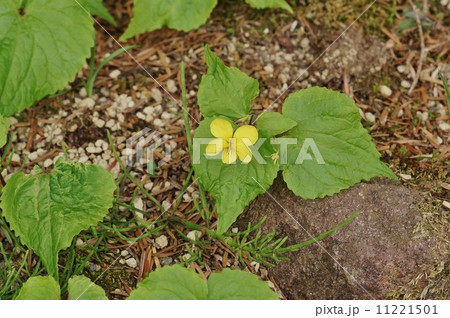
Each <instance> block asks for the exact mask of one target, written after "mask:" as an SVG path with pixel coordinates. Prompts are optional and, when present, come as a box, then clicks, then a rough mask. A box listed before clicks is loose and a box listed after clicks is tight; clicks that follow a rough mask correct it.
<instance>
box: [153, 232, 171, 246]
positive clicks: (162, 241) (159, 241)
mask: <svg viewBox="0 0 450 318" xmlns="http://www.w3.org/2000/svg"><path fill="white" fill-rule="evenodd" d="M155 245H156V248H158V249H162V248H164V247H166V246H167V245H169V240H168V239H167V236H165V235H161V236H160V237H157V238H156V239H155Z"/></svg>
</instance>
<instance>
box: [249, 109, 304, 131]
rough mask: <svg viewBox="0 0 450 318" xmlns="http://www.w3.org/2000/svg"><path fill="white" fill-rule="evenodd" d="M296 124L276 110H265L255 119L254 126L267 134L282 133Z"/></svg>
mask: <svg viewBox="0 0 450 318" xmlns="http://www.w3.org/2000/svg"><path fill="white" fill-rule="evenodd" d="M295 126H297V122H296V121H295V120H292V119H290V118H288V117H286V116H283V115H282V114H280V113H277V112H265V113H263V114H261V115H260V116H259V117H257V119H256V127H258V129H259V130H262V131H264V132H265V133H266V134H268V135H269V136H276V135H279V134H282V133H284V132H286V131H288V130H290V129H292V128H294V127H295Z"/></svg>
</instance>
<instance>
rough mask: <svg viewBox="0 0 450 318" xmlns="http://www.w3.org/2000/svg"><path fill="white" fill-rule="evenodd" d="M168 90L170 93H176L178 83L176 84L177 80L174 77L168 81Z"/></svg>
mask: <svg viewBox="0 0 450 318" xmlns="http://www.w3.org/2000/svg"><path fill="white" fill-rule="evenodd" d="M167 90H168V91H169V92H170V93H176V92H177V90H178V88H177V85H176V84H175V81H174V80H173V79H170V80H168V81H167Z"/></svg>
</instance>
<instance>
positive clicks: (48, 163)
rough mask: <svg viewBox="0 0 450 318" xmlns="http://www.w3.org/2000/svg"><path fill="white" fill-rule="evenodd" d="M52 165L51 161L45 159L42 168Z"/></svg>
mask: <svg viewBox="0 0 450 318" xmlns="http://www.w3.org/2000/svg"><path fill="white" fill-rule="evenodd" d="M52 164H53V160H52V159H47V160H45V161H44V168H48V167H50V166H51V165H52Z"/></svg>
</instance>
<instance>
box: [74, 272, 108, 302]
mask: <svg viewBox="0 0 450 318" xmlns="http://www.w3.org/2000/svg"><path fill="white" fill-rule="evenodd" d="M68 290H69V299H72V300H108V298H107V297H106V295H105V291H104V290H103V288H101V287H100V286H98V285H95V284H94V283H92V282H91V280H90V279H89V278H87V277H86V276H73V277H72V278H70V279H69V287H68Z"/></svg>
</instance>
